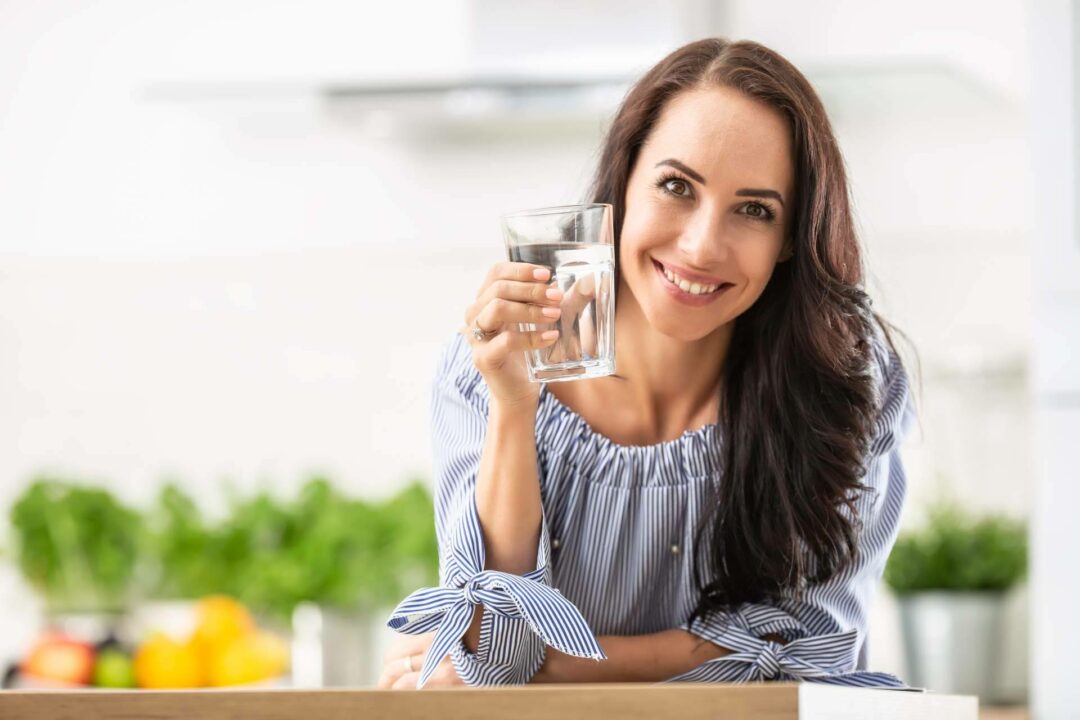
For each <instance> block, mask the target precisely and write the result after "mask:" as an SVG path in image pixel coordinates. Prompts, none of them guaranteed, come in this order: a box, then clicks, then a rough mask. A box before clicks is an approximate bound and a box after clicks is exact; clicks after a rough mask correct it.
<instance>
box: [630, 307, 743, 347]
mask: <svg viewBox="0 0 1080 720" xmlns="http://www.w3.org/2000/svg"><path fill="white" fill-rule="evenodd" d="M663 315H664V316H663V317H661V316H659V315H658V314H657V313H655V312H646V313H645V316H646V317H647V318H648V319H649V324H650V325H652V327H653V328H654V329H655V330H656V331H657V332H659V333H660V334H661V335H664V336H665V337H669V338H671V339H672V340H676V341H678V342H684V343H691V342H697V341H698V340H701V339H702V338H706V337H708V336H709V335H712V334H713V333H714V332H716V331H717V330H719V329H720V328H722V327H724V326H725V325H727V323H728V322H729V321H724V320H718V321H717V322H715V323H710V324H708V325H699V326H696V327H691V326H689V325H688V324H687V322H686V318H685V317H677V316H676V317H671V316H670V315H668V314H667V313H663Z"/></svg>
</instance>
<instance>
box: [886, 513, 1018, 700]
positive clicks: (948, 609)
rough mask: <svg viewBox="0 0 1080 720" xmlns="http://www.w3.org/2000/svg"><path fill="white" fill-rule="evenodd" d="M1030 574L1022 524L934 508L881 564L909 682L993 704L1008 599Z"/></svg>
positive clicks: (899, 540)
mask: <svg viewBox="0 0 1080 720" xmlns="http://www.w3.org/2000/svg"><path fill="white" fill-rule="evenodd" d="M1026 569H1027V536H1026V530H1025V525H1024V523H1022V522H1020V521H1017V520H1013V519H1010V518H1008V517H1005V516H1001V515H988V516H983V517H975V516H973V515H970V514H968V513H965V512H963V511H962V510H960V509H959V508H958V507H957V506H956V505H953V504H947V503H939V504H937V505H935V506H934V507H933V508H932V509H931V510H930V512H929V514H928V522H927V523H926V525H925V526H924V527H922V528H920V529H917V530H912V531H908V532H904V533H902V534H901V535H900V537H899V538H898V539H897V541H896V545H895V546H894V547H893V551H892V554H891V555H890V556H889V560H888V563H887V565H886V567H885V582H886V583H887V585H888V586H889V587H890V588H891V589H892V591H893V592H894V593H895V594H896V595H897V598H898V601H899V607H900V621H901V629H902V632H903V638H904V650H905V656H906V661H907V669H908V673H907V674H908V678H907V680H908V682H909V683H911V684H912V685H914V686H918V687H926V688H929V689H931V690H934V691H937V692H945V693H959V694H973V695H978V696H979V697H981V698H982V699H984V700H986V701H993V700H995V699H996V698H995V692H996V688H997V687H998V678H997V677H996V668H997V667H998V666H999V660H1000V649H1001V647H1002V642H1001V638H1002V636H1003V633H1004V608H1005V602H1006V598H1007V594H1008V592H1009V591H1010V590H1012V589H1013V588H1014V587H1015V586H1016V585H1017V584H1018V583H1019V582H1020V581H1021V580H1022V579H1023V577H1024V575H1025V572H1026Z"/></svg>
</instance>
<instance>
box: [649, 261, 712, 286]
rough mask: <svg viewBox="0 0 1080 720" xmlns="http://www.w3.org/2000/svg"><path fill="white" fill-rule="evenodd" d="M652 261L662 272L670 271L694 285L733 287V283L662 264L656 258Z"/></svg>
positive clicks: (676, 266)
mask: <svg viewBox="0 0 1080 720" xmlns="http://www.w3.org/2000/svg"><path fill="white" fill-rule="evenodd" d="M652 261H653V263H655V264H656V265H659V266H660V269H661V270H665V269H666V270H669V271H671V272H673V273H675V274H676V275H678V276H679V277H680V278H682V279H683V280H687V281H689V282H692V283H697V284H698V285H731V283H729V282H728V281H727V280H725V279H724V278H719V277H713V276H711V275H702V274H701V273H696V272H694V271H693V270H687V269H686V268H681V267H679V266H678V265H671V264H670V263H662V262H660V261H659V260H657V259H655V258H652Z"/></svg>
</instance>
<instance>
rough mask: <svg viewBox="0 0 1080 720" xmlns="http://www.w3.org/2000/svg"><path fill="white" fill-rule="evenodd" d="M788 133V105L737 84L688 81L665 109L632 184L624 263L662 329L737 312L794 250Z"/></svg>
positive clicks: (691, 329) (713, 321)
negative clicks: (781, 107) (783, 109)
mask: <svg viewBox="0 0 1080 720" xmlns="http://www.w3.org/2000/svg"><path fill="white" fill-rule="evenodd" d="M789 133H790V128H789V125H788V122H787V120H786V119H785V118H784V116H783V115H781V114H780V112H779V111H777V110H775V109H773V108H771V107H769V106H767V105H764V104H762V103H761V102H759V101H756V100H753V99H751V98H749V97H748V96H746V95H743V94H742V93H741V92H739V91H738V90H733V89H730V88H721V87H715V88H708V89H701V90H692V91H687V92H684V93H682V94H680V95H677V96H676V97H675V98H673V99H672V100H671V101H670V102H669V103H668V104H667V107H666V108H665V109H664V111H663V112H662V113H661V116H660V118H659V120H658V121H657V123H656V125H655V126H654V128H653V130H652V133H651V135H650V136H649V138H648V139H647V140H646V142H645V145H643V146H642V148H641V151H640V153H639V154H638V158H637V162H636V164H635V166H634V168H633V171H632V173H631V175H630V180H629V184H628V186H627V189H626V216H625V218H624V220H623V226H622V235H621V239H620V247H619V264H620V285H622V286H623V287H621V288H620V290H626V289H629V291H630V292H631V293H632V294H633V296H634V298H635V299H636V300H637V302H638V304H639V305H640V306H641V309H642V311H643V313H644V314H645V317H646V318H648V320H649V322H650V324H651V325H652V326H653V327H655V328H656V329H657V330H659V331H660V332H661V333H663V334H664V335H667V336H669V337H671V338H675V339H679V340H684V341H690V340H697V339H700V338H702V337H705V336H707V335H709V334H710V333H712V332H713V331H714V330H716V329H717V328H719V327H722V326H724V325H726V324H728V323H730V322H731V321H732V320H734V319H735V318H736V317H738V316H739V315H740V314H741V313H743V312H744V311H745V310H746V309H747V308H749V307H750V306H751V305H753V304H754V302H755V301H756V300H757V299H758V297H760V296H761V293H762V292H763V291H764V289H765V286H766V284H768V282H769V278H770V277H771V276H772V272H773V268H774V267H775V266H776V263H777V262H778V261H783V260H784V259H786V258H787V257H789V253H790V250H791V249H790V247H785V237H786V236H787V233H786V232H785V228H786V227H787V226H788V224H789V223H788V214H789V212H791V208H792V206H793V202H794V198H793V192H794V174H795V172H794V166H793V163H792V147H791V138H790V137H789ZM672 280H674V282H673V281H672Z"/></svg>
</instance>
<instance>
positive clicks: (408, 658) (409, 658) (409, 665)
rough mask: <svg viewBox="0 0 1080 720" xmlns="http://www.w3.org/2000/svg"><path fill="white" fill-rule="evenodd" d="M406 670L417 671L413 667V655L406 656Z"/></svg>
mask: <svg viewBox="0 0 1080 720" xmlns="http://www.w3.org/2000/svg"><path fill="white" fill-rule="evenodd" d="M405 672H416V670H414V669H413V664H412V655H406V656H405Z"/></svg>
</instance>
